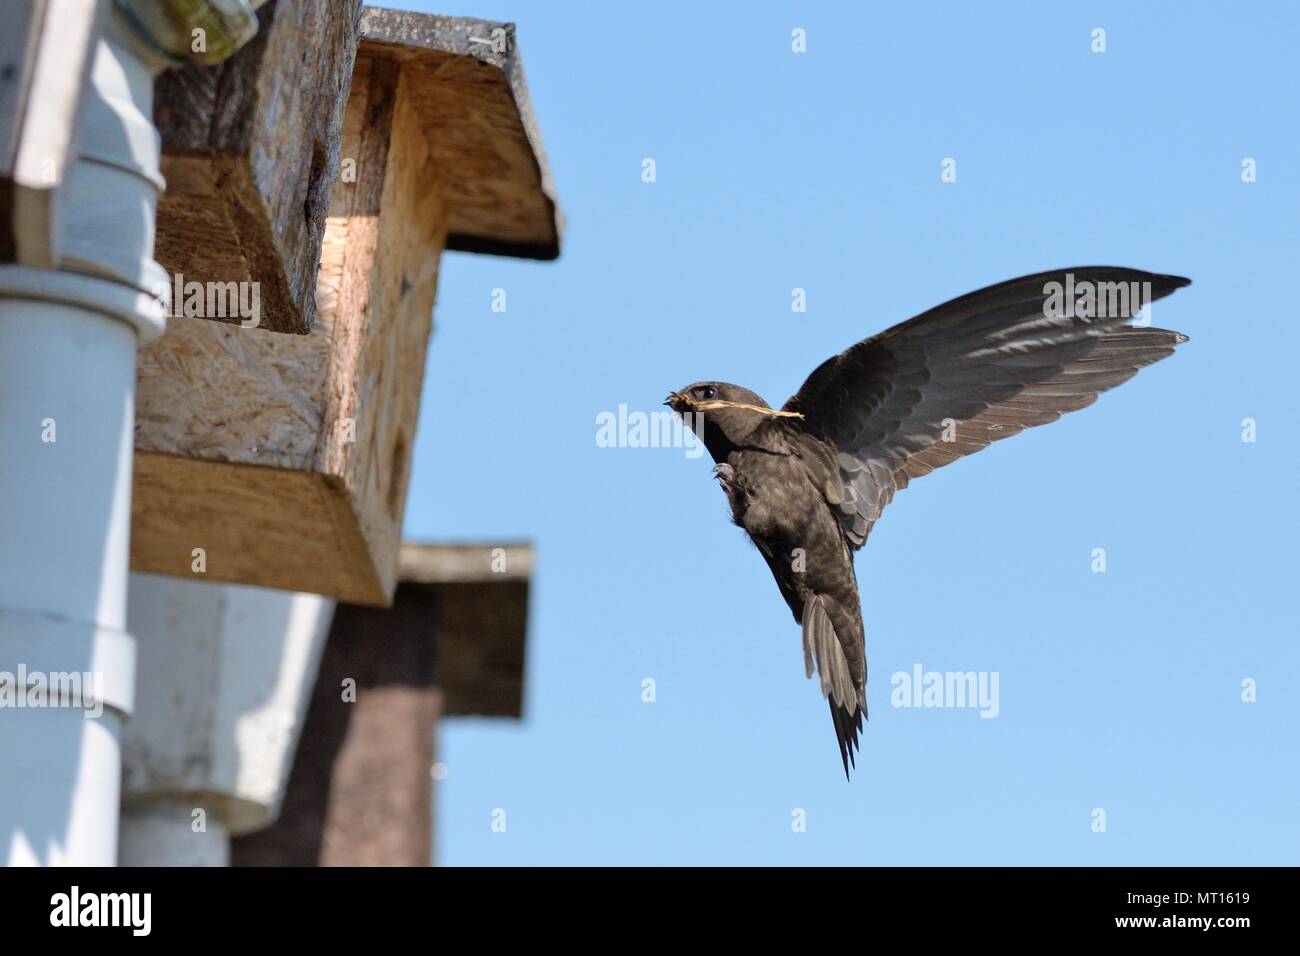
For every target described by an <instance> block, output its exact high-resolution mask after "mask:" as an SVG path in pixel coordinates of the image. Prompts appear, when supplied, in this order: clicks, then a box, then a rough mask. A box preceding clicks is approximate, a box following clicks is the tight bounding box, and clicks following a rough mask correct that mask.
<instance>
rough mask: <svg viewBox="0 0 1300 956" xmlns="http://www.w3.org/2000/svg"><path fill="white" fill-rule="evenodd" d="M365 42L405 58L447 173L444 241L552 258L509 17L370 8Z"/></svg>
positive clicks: (532, 127) (540, 169) (545, 169)
mask: <svg viewBox="0 0 1300 956" xmlns="http://www.w3.org/2000/svg"><path fill="white" fill-rule="evenodd" d="M360 31H361V48H362V50H364V51H367V52H369V53H371V54H372V55H375V56H386V57H389V58H392V59H394V60H396V61H397V62H399V63H401V65H402V69H403V71H404V72H405V73H406V74H407V75H408V76H409V77H410V78H411V80H412V90H413V93H414V96H415V107H416V112H417V113H418V114H419V116H420V121H421V123H422V124H423V126H424V131H425V136H426V138H427V139H428V141H429V143H430V145H431V146H432V148H433V159H434V163H435V164H436V165H437V167H438V169H439V170H440V171H441V172H442V174H443V176H444V178H445V181H446V202H447V230H448V235H447V248H448V249H456V250H462V251H466V252H482V253H491V254H495V255H506V256H518V257H521V258H530V259H554V258H556V257H557V256H558V255H559V254H560V241H561V237H562V234H563V229H564V217H563V214H562V213H561V212H560V209H559V203H558V201H557V200H556V192H555V184H554V182H553V180H552V178H551V172H550V168H549V166H548V164H547V161H546V152H545V149H544V148H543V146H542V137H541V133H540V131H539V130H538V127H537V120H536V117H535V116H534V115H533V105H532V99H531V98H530V97H529V94H528V84H527V82H526V81H525V79H524V68H523V60H522V57H521V56H520V54H519V46H518V40H517V38H516V35H515V27H514V24H512V23H494V22H491V21H486V20H475V19H470V18H466V17H442V16H432V15H428V14H420V13H407V12H405V11H401V10H385V9H381V8H378V7H367V8H366V9H365V11H364V12H363V14H362V17H361V27H360Z"/></svg>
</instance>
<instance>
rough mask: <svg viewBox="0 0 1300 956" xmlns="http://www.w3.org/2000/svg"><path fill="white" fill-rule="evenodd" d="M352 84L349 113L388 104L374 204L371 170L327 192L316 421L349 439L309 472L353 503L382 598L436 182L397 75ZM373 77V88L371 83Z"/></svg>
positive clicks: (428, 274)
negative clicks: (324, 356)
mask: <svg viewBox="0 0 1300 956" xmlns="http://www.w3.org/2000/svg"><path fill="white" fill-rule="evenodd" d="M372 67H373V69H370V70H369V71H368V73H367V82H366V83H365V84H357V85H356V87H354V92H353V95H352V96H351V97H350V102H349V107H348V111H349V114H353V113H354V111H355V113H356V114H360V115H365V116H373V115H374V112H375V108H376V104H377V103H378V102H381V101H383V102H391V103H392V104H393V107H392V110H393V112H392V123H391V133H390V135H389V141H388V144H387V160H386V164H385V169H384V175H383V187H382V194H381V196H380V200H379V207H380V208H381V209H382V210H384V214H383V215H381V216H379V217H378V218H376V217H375V216H374V215H373V213H371V212H369V210H370V209H371V207H372V205H373V199H372V197H371V194H370V192H369V190H368V188H367V187H368V182H369V180H370V178H371V173H370V172H369V168H368V166H367V164H366V163H365V162H364V161H363V162H361V163H359V164H358V175H357V182H356V183H355V184H352V185H351V186H348V185H346V184H340V185H339V186H337V187H336V188H335V194H334V197H333V199H332V202H331V215H330V217H329V222H328V225H327V228H326V239H325V253H324V255H323V256H322V262H321V278H320V293H319V296H320V322H321V324H322V325H325V326H328V327H329V328H330V329H331V335H332V337H333V340H334V345H333V361H332V362H331V364H330V367H329V370H328V372H327V376H326V382H325V389H324V407H325V419H326V421H333V422H343V421H349V420H351V421H353V422H354V423H355V434H356V441H355V442H345V441H329V442H322V443H320V444H319V445H318V446H317V455H316V463H315V468H316V470H317V471H320V472H322V473H324V474H331V475H338V476H340V477H341V479H342V481H343V483H344V485H345V487H346V488H347V489H348V491H349V492H350V493H351V495H352V497H353V500H354V501H355V502H356V503H357V517H358V520H359V522H360V524H361V529H362V533H363V535H364V536H365V538H366V540H367V541H369V542H370V544H371V553H372V554H374V555H375V557H376V561H377V562H378V571H379V575H380V577H381V579H382V580H383V581H384V582H385V585H386V587H387V588H388V589H389V590H390V592H391V588H392V586H393V584H394V583H395V582H396V575H397V556H398V551H399V549H400V545H401V540H400V539H401V528H402V516H403V514H404V512H405V508H406V490H407V481H408V478H409V476H410V467H411V448H412V446H413V444H414V440H415V428H416V424H417V421H418V418H419V410H420V391H421V387H422V385H423V382H424V360H425V353H426V351H427V348H428V343H429V333H430V330H431V325H432V318H433V301H434V295H435V290H436V287H437V275H438V261H439V258H440V257H441V254H442V242H443V223H444V221H445V219H444V212H443V207H442V184H441V179H440V177H439V175H438V174H437V172H435V169H434V166H433V164H432V163H431V162H430V158H429V146H428V144H427V143H426V141H425V138H424V134H423V131H422V130H421V128H420V124H419V121H418V119H417V117H416V115H415V112H414V105H413V103H412V99H411V96H410V95H409V94H410V86H409V80H408V78H407V76H406V73H405V71H404V70H403V71H402V73H401V75H400V76H399V77H397V78H396V81H395V88H396V92H395V95H393V96H386V95H385V94H381V93H376V92H375V91H374V90H372V85H373V86H375V87H380V86H383V85H386V84H388V83H390V82H393V76H392V72H391V65H390V64H385V63H374V64H373V65H372ZM372 80H373V81H374V83H373V84H372V82H371V81H372ZM372 129H373V127H372V126H369V125H362V126H360V127H359V128H357V129H355V135H357V136H358V139H357V140H356V141H355V143H354V141H353V140H352V138H351V137H352V135H353V134H354V129H353V127H352V126H351V124H349V126H348V127H347V129H346V130H345V138H344V146H345V149H346V150H347V151H348V152H347V155H356V156H359V157H362V158H363V160H364V158H365V157H367V156H368V155H371V154H372V153H373V152H374V151H375V150H374V148H373V147H372V146H371V144H370V143H369V140H370V138H371V137H372V136H373V135H374V134H373V133H372V132H371V130H372Z"/></svg>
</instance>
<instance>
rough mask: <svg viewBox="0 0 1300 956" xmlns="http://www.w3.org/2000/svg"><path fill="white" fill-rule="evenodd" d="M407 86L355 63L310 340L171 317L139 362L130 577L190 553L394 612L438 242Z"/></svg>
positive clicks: (184, 567) (226, 567) (179, 570)
mask: <svg viewBox="0 0 1300 956" xmlns="http://www.w3.org/2000/svg"><path fill="white" fill-rule="evenodd" d="M408 84H409V81H408V80H407V78H406V77H405V75H403V74H401V72H400V71H399V69H398V68H397V67H396V66H395V65H394V64H392V63H390V62H387V61H378V62H374V61H371V60H369V59H368V58H364V57H363V58H362V59H361V60H360V61H359V63H358V81H357V83H356V84H354V86H353V88H352V90H351V93H350V95H349V104H348V118H347V122H346V123H345V124H344V134H343V145H344V148H345V149H346V150H347V152H346V155H348V156H350V157H357V158H358V159H359V162H358V164H357V167H356V169H357V177H356V180H355V182H350V181H346V180H342V179H340V180H338V181H337V182H336V183H335V186H334V195H333V198H332V201H331V210H330V211H331V215H330V216H329V217H328V225H327V229H326V235H325V239H324V242H323V247H324V253H323V256H322V264H321V269H320V275H319V290H318V298H319V312H318V319H317V323H316V328H315V330H314V331H313V332H312V334H311V335H308V336H291V335H276V334H273V333H269V332H267V331H266V330H263V329H244V328H239V327H238V326H232V325H227V324H223V323H217V322H209V321H205V320H203V319H188V318H174V319H172V320H171V322H170V327H169V329H168V332H167V334H166V335H165V336H163V338H162V339H161V340H160V341H159V342H157V343H155V344H154V345H152V346H149V347H147V348H145V349H142V350H141V353H140V361H139V373H138V384H137V394H136V408H137V412H136V419H137V428H136V451H137V454H136V460H137V464H136V467H137V482H136V496H135V516H134V521H135V524H134V526H133V547H132V567H133V568H135V569H136V570H139V571H153V572H156V573H162V574H183V575H184V574H189V573H190V570H189V566H190V561H191V558H190V553H191V551H192V549H193V548H195V547H203V548H205V549H207V563H208V571H207V574H208V576H209V577H210V578H211V579H213V580H221V581H231V582H237V583H242V584H252V585H258V586H262V587H276V588H283V589H288V590H302V591H311V592H315V593H319V594H328V595H331V596H334V597H338V598H340V599H343V600H347V601H352V602H355V603H358V604H386V603H387V602H388V601H389V600H390V599H391V596H392V593H393V588H394V586H395V584H396V575H397V560H398V551H399V547H400V535H401V527H402V518H403V513H404V510H405V505H406V487H407V482H408V479H409V473H410V457H411V455H410V450H411V447H412V444H413V442H414V436H415V427H416V423H417V419H418V415H419V400H420V390H421V385H422V383H423V378H424V358H425V352H426V349H427V346H428V339H429V332H430V328H431V324H432V313H433V299H434V293H435V288H436V282H437V271H438V260H439V257H440V255H441V252H442V242H443V231H444V229H445V225H444V218H443V211H442V200H441V194H440V189H441V186H440V181H439V177H438V175H437V172H436V171H435V169H434V167H433V165H432V162H431V159H430V153H429V148H428V144H427V143H426V141H425V139H424V134H423V130H422V129H421V126H420V124H419V122H418V118H417V117H416V116H415V114H414V112H413V105H412V97H411V95H410V91H409V85H408ZM381 211H382V214H380V213H381ZM232 469H233V470H232ZM235 483H237V484H238V489H237V491H232V485H233V484H235Z"/></svg>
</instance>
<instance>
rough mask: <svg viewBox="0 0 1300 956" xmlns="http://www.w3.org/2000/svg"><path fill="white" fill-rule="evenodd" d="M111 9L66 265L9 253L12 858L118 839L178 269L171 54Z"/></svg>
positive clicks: (0, 591) (0, 752) (5, 314)
mask: <svg viewBox="0 0 1300 956" xmlns="http://www.w3.org/2000/svg"><path fill="white" fill-rule="evenodd" d="M105 19H106V20H108V21H109V22H108V24H107V25H106V28H105V31H104V36H103V37H102V38H101V39H100V40H99V41H98V44H97V47H96V50H95V53H94V65H93V71H92V79H91V88H90V89H88V90H87V91H86V94H85V97H84V102H83V107H82V114H81V117H80V120H79V125H78V130H79V132H78V139H77V144H78V158H77V160H76V162H75V163H72V164H70V167H69V169H68V173H67V179H66V180H65V182H64V184H63V185H62V187H61V189H62V197H61V199H62V206H63V222H62V226H61V228H60V236H61V241H60V243H59V248H60V249H61V251H62V254H63V258H62V260H61V263H60V268H58V269H34V268H28V267H24V266H17V265H5V266H0V682H3V681H4V679H5V676H6V675H5V673H4V672H7V673H8V674H10V675H14V677H15V678H17V677H18V676H19V675H20V674H22V673H23V672H25V674H26V683H27V685H28V686H27V687H23V686H21V685H19V686H15V685H16V684H17V683H18V682H17V681H12V682H10V683H9V684H8V692H9V697H8V700H7V701H6V700H5V696H4V688H3V687H0V702H3V703H5V706H4V707H3V708H0V864H9V865H13V864H47V865H48V864H77V865H106V866H107V865H113V864H114V862H115V861H116V856H117V829H118V802H119V796H120V781H121V759H120V740H121V730H122V722H123V720H124V719H125V718H126V717H127V715H128V714H129V713H130V712H131V707H132V702H133V699H134V682H135V642H134V641H133V640H132V638H131V636H130V635H129V634H128V633H127V631H126V594H127V563H128V551H129V547H128V545H129V535H130V528H131V460H132V449H133V445H134V441H133V438H134V404H135V357H136V349H137V348H138V347H139V346H140V345H141V344H142V343H147V342H149V341H152V340H154V339H156V338H157V337H158V336H159V335H161V334H162V331H163V326H164V321H165V310H164V306H163V304H162V303H161V302H159V301H158V300H157V299H155V298H154V297H153V296H152V295H151V294H150V291H151V290H153V289H155V288H158V286H159V284H161V285H162V286H164V287H165V285H166V276H165V274H164V273H163V271H162V268H161V267H160V266H159V265H158V264H157V263H156V262H154V261H153V259H152V255H153V241H154V213H155V209H156V205H157V199H158V194H159V192H160V191H161V189H162V186H163V182H162V177H161V175H160V174H159V169H158V164H159V159H158V152H159V139H158V132H157V130H156V129H155V128H154V126H153V121H152V111H153V104H152V99H153V74H154V73H155V72H156V71H157V70H158V69H159V68H161V67H162V66H164V65H165V64H164V62H163V61H162V60H161V59H159V60H151V61H150V62H147V61H146V58H147V57H148V52H147V50H146V49H145V48H143V47H141V46H137V44H136V42H135V41H134V40H132V39H131V38H130V37H129V35H128V33H127V32H126V31H125V30H124V28H123V23H122V21H121V19H120V15H119V14H118V12H117V10H116V9H115V8H114V9H112V11H111V13H110V14H109V15H108V16H107V17H106V18H105ZM87 673H89V674H90V675H91V679H90V686H89V687H85V688H80V687H79V685H78V684H74V683H63V684H61V685H60V684H58V678H57V677H56V684H55V687H54V689H52V690H51V692H50V694H49V697H48V699H47V701H46V702H45V704H44V705H43V706H19V705H20V704H40V698H39V696H36V690H35V689H36V688H38V687H39V685H40V683H41V682H42V681H43V680H44V679H45V677H47V676H48V675H50V674H54V675H69V677H68V678H66V680H68V681H71V676H70V675H73V674H87ZM79 689H82V690H84V694H83V695H79V694H78V693H77V692H78V690H79ZM83 697H84V698H86V699H83ZM18 698H22V699H21V700H19V699H18ZM101 703H102V715H101V716H98V717H88V716H87V713H88V712H93V711H94V710H95V709H97V708H98V706H99V704H101ZM83 704H84V708H83Z"/></svg>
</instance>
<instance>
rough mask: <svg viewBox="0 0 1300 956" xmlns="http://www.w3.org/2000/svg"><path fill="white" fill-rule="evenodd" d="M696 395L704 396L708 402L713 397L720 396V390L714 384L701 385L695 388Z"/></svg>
mask: <svg viewBox="0 0 1300 956" xmlns="http://www.w3.org/2000/svg"><path fill="white" fill-rule="evenodd" d="M695 397H696V398H702V399H704V400H705V401H706V402H707V401H708V400H709V399H711V398H717V397H718V390H717V389H716V388H714V387H713V386H712V385H701V386H700V387H699V388H697V389H696V390H695Z"/></svg>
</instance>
